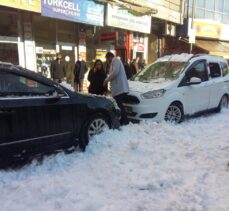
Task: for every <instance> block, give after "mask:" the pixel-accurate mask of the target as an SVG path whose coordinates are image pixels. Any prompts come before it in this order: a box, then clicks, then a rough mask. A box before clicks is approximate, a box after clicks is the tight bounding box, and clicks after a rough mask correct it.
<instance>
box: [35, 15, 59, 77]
mask: <svg viewBox="0 0 229 211" xmlns="http://www.w3.org/2000/svg"><path fill="white" fill-rule="evenodd" d="M33 32H34V38H35V43H36V59H37V71H38V72H40V73H42V74H44V75H46V76H47V77H50V65H51V62H52V60H54V59H55V56H56V23H55V20H52V19H50V18H46V17H41V16H33Z"/></svg>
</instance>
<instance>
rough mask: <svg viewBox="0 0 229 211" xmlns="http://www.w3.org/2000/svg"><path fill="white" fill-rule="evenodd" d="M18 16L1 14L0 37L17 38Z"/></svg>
mask: <svg viewBox="0 0 229 211" xmlns="http://www.w3.org/2000/svg"><path fill="white" fill-rule="evenodd" d="M17 20H18V15H17V14H8V13H4V12H1V18H0V36H9V37H17V36H18V26H17Z"/></svg>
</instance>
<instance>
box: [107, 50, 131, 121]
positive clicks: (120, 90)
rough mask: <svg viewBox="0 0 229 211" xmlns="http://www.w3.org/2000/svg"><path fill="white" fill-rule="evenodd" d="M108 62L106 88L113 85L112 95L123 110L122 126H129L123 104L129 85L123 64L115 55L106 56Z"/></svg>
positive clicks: (109, 53)
mask: <svg viewBox="0 0 229 211" xmlns="http://www.w3.org/2000/svg"><path fill="white" fill-rule="evenodd" d="M106 60H107V62H108V63H110V70H109V75H108V77H107V78H106V79H105V81H104V86H106V85H107V83H108V82H110V83H111V94H112V96H113V98H114V99H115V101H116V102H117V104H118V106H119V108H120V110H121V120H120V123H121V125H127V124H129V120H128V118H127V114H126V111H125V108H124V106H123V104H122V100H123V98H124V97H125V96H126V95H127V93H128V92H129V85H128V81H127V77H126V73H125V70H124V67H123V64H122V62H121V60H120V59H118V58H116V57H115V56H114V54H113V53H111V52H108V53H107V54H106Z"/></svg>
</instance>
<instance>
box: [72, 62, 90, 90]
mask: <svg viewBox="0 0 229 211" xmlns="http://www.w3.org/2000/svg"><path fill="white" fill-rule="evenodd" d="M86 72H87V65H86V62H85V61H84V60H81V61H80V60H78V61H76V64H75V68H74V88H75V91H76V92H82V91H83V81H84V75H85V73H86Z"/></svg>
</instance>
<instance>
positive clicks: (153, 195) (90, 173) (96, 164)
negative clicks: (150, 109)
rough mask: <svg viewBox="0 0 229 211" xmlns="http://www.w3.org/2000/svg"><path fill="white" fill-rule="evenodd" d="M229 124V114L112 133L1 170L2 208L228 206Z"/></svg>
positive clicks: (93, 210) (212, 210)
mask: <svg viewBox="0 0 229 211" xmlns="http://www.w3.org/2000/svg"><path fill="white" fill-rule="evenodd" d="M228 126H229V111H224V112H223V113H221V114H214V115H209V116H207V117H201V118H195V119H190V120H188V121H186V122H184V123H182V124H180V125H172V124H167V123H153V122H142V123H141V124H139V125H133V124H130V125H128V126H125V127H122V128H121V131H118V130H116V131H112V130H109V131H106V132H104V133H103V134H101V135H99V136H97V137H95V138H94V140H93V141H92V142H91V143H90V145H89V146H88V148H87V150H86V152H85V153H81V152H74V153H72V154H69V155H64V154H59V155H56V156H52V157H48V158H46V159H45V161H44V162H43V164H42V165H38V166H37V165H36V164H35V163H34V164H32V165H30V166H27V167H25V168H23V169H21V170H18V171H12V172H4V171H0V199H1V211H14V210H23V211H41V210H42V211H50V210H52V211H53V210H58V211H69V210H77V211H117V210H118V211H122V210H123V211H138V210H145V211H154V210H155V211H157V210H163V211H164V210H165V211H180V210H184V211H188V210H190V211H191V210H193V211H194V210H195V211H205V210H209V211H228V210H229V200H228V198H229V186H228V181H229V168H228V166H227V163H228V161H229V130H228Z"/></svg>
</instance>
